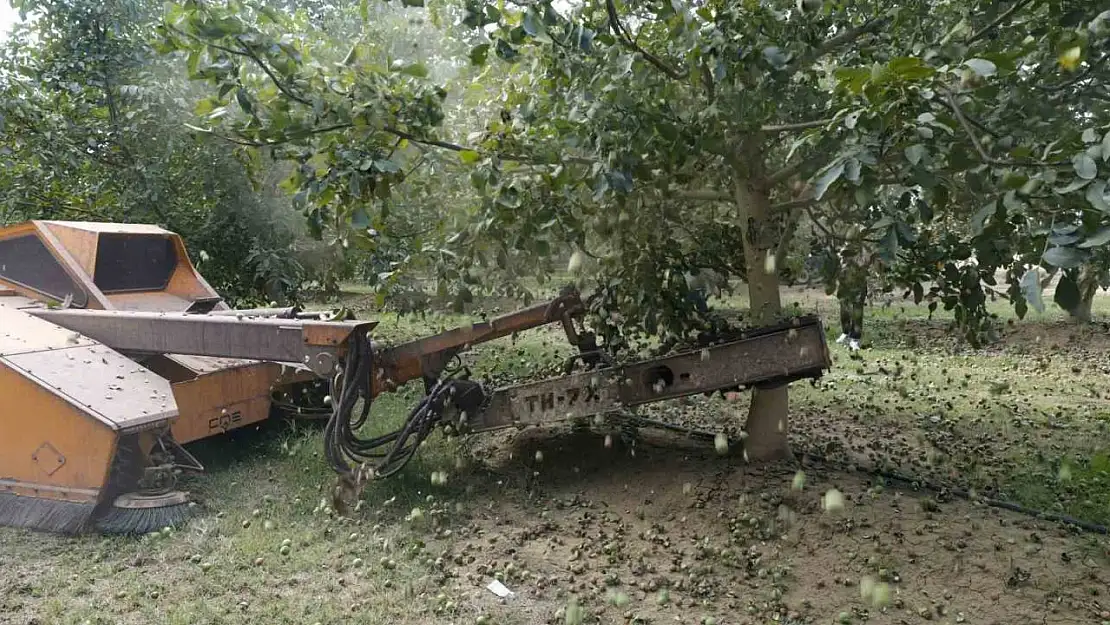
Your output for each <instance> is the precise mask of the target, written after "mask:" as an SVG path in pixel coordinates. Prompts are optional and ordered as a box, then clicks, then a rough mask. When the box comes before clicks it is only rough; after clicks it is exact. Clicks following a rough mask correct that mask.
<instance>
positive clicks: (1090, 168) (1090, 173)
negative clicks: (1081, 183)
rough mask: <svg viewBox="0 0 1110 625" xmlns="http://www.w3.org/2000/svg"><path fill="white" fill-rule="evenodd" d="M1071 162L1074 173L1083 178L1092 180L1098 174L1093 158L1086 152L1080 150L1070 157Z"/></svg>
mask: <svg viewBox="0 0 1110 625" xmlns="http://www.w3.org/2000/svg"><path fill="white" fill-rule="evenodd" d="M1071 164H1072V167H1074V168H1075V175H1077V176H1079V177H1080V178H1082V179H1084V180H1093V179H1094V178H1095V176H1097V175H1098V165H1097V164H1095V159H1093V158H1091V157H1090V156H1088V155H1087V153H1086V152H1080V153H1079V154H1076V155H1075V156H1074V157H1072V159H1071Z"/></svg>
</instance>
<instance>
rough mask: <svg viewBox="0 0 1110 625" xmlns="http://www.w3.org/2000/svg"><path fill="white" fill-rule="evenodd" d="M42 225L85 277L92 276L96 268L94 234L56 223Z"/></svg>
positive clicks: (47, 222) (48, 222)
mask: <svg viewBox="0 0 1110 625" xmlns="http://www.w3.org/2000/svg"><path fill="white" fill-rule="evenodd" d="M43 223H44V224H45V225H46V227H47V228H49V229H50V232H52V233H53V234H54V236H55V237H56V238H57V239H58V242H60V243H61V244H62V246H63V247H65V249H66V251H67V252H69V255H70V256H72V257H73V259H74V260H76V261H77V264H78V265H79V266H80V267H81V269H82V270H83V271H84V272H85V275H86V276H91V275H93V270H94V269H95V267H96V233H95V232H89V231H88V230H80V229H77V228H73V227H71V226H68V225H65V224H61V223H57V222H50V221H45V222H43Z"/></svg>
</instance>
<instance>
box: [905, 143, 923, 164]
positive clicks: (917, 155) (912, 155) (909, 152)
mask: <svg viewBox="0 0 1110 625" xmlns="http://www.w3.org/2000/svg"><path fill="white" fill-rule="evenodd" d="M925 153H926V151H925V146H924V145H921V144H920V143H915V144H913V145H911V146H910V147H908V148H906V160H908V161H909V162H910V164H911V165H914V166H916V165H917V164H918V163H920V162H921V159H922V158H924V157H925Z"/></svg>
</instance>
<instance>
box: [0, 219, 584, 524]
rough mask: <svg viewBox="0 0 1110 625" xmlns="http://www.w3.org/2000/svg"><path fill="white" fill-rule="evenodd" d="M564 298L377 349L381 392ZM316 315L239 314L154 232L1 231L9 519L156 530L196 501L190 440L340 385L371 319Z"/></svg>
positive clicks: (41, 225) (95, 226)
mask: <svg viewBox="0 0 1110 625" xmlns="http://www.w3.org/2000/svg"><path fill="white" fill-rule="evenodd" d="M566 301H574V302H577V296H576V295H575V296H573V297H572V298H570V299H568V300H565V301H564V302H563V303H560V302H553V303H547V304H544V305H539V306H533V307H531V308H528V309H524V310H521V311H518V312H515V313H512V314H510V315H506V316H504V317H501V318H498V319H494V320H492V321H489V322H483V323H479V324H473V325H469V326H466V327H463V328H458V329H456V330H453V331H449V332H446V333H443V334H440V335H436V336H432V337H428V338H425V339H420V340H416V341H412V342H409V343H404V344H401V345H398V346H395V347H394V348H392V349H391V350H388V351H387V352H385V353H382V354H378V356H377V364H378V368H377V370H376V375H377V377H376V378H375V380H374V381H373V387H374V388H373V390H374V393H375V394H376V393H378V392H381V391H388V390H393V389H394V388H395V387H396V386H399V385H402V384H404V383H405V382H407V381H410V380H414V379H420V378H421V377H425V375H426V374H425V371H426V370H427V371H433V372H434V370H436V368H437V367H440V366H442V364H443V362H444V361H445V359H447V358H449V357H450V356H453V355H454V354H455V353H456V352H457V351H458V350H461V349H462V348H463V347H464V346H465V345H468V344H471V343H477V342H481V341H486V340H491V339H494V338H498V337H501V336H507V335H509V334H511V333H513V332H516V331H520V330H524V329H528V328H532V327H536V326H538V325H542V324H545V323H548V322H550V321H552V320H554V319H557V318H560V317H561V316H562V315H565V314H567V313H568V312H572V311H570V310H569V309H568V307H567V306H565V305H563V304H565V302H566ZM314 317H315V318H314ZM319 317H320V315H319V314H316V315H313V314H312V313H303V314H302V313H299V311H297V310H296V309H258V310H243V311H237V310H231V309H230V308H229V307H228V305H227V304H226V303H225V302H223V301H222V299H221V298H220V296H219V294H217V293H216V292H215V291H214V290H213V289H212V287H211V286H209V284H208V283H207V282H205V280H204V278H203V277H202V276H201V275H200V274H199V273H198V272H197V270H196V268H195V267H194V266H193V264H192V262H191V261H190V260H189V257H188V255H187V253H186V250H185V246H184V244H183V242H182V240H181V237H180V236H178V235H177V234H175V233H173V232H169V231H167V230H164V229H162V228H159V227H156V226H151V225H143V224H116V223H89V222H68V221H31V222H26V223H22V224H18V225H14V226H9V227H6V228H0V525H7V526H17V527H31V528H36V529H45V530H50V531H59V532H66V533H70V532H77V531H82V530H86V529H91V528H97V529H100V530H101V531H105V532H111V531H116V530H117V529H118V530H119V531H126V532H133V531H139V530H144V531H145V530H156V529H160V528H161V527H162V526H163V525H164V524H165V523H162V521H161V519H163V518H165V519H173V518H175V517H174V515H173V514H160V513H166V512H167V511H171V510H174V509H179V508H181V507H183V506H187V505H188V497H187V495H186V494H185V493H182V492H179V491H177V490H175V489H174V487H173V486H174V481H175V479H174V474H175V471H172V470H170V469H171V468H173V469H181V468H185V469H190V468H191V469H196V470H198V471H199V470H202V467H200V466H199V463H196V461H195V459H193V458H192V456H191V455H189V454H188V452H187V451H186V450H185V449H184V448H182V447H181V445H183V444H187V443H190V442H192V441H196V440H198V439H202V438H206V437H209V436H214V435H218V434H222V433H225V432H228V431H229V430H233V429H236V428H241V427H244V426H247V425H250V424H253V423H257V422H259V421H262V420H264V419H266V418H268V417H269V415H270V414H271V407H272V397H273V392H274V389H275V388H278V389H279V390H280V389H283V388H287V387H288V385H291V384H296V383H302V382H306V381H310V380H316V379H320V378H323V379H331V377H332V376H333V375H334V374H335V372H336V370H337V365H338V364H339V361H340V360H341V359H342V358H343V355H344V353H345V351H346V348H347V342H348V340H349V339H350V337H351V336H352V332H357V331H361V332H362V333H363V334H362V336H364V335H365V332H366V331H368V330H369V329H371V328H372V327H374V325H375V324H374V323H373V322H364V321H349V320H342V321H323V320H321V319H320V318H319ZM429 375H434V373H432V374H429ZM319 410H325V409H324V408H323V407H319ZM120 516H126V517H128V519H127V520H126V521H125V522H122V523H119V524H117V525H119V527H113V523H114V521H116V520H118V517H120Z"/></svg>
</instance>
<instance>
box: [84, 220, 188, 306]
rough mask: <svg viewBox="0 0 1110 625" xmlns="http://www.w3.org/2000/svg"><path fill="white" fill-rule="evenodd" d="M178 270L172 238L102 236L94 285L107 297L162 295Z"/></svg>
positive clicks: (97, 251)
mask: <svg viewBox="0 0 1110 625" xmlns="http://www.w3.org/2000/svg"><path fill="white" fill-rule="evenodd" d="M176 268H177V254H176V253H175V251H174V247H173V241H172V240H171V239H169V238H168V237H163V236H159V235H154V236H151V235H134V234H101V235H100V238H98V239H97V244H96V273H95V275H94V276H93V283H94V284H96V286H97V288H99V289H100V290H101V291H103V292H105V293H120V292H124V291H161V290H162V289H164V288H166V284H168V283H169V281H170V276H172V275H173V272H174V269H176Z"/></svg>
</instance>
